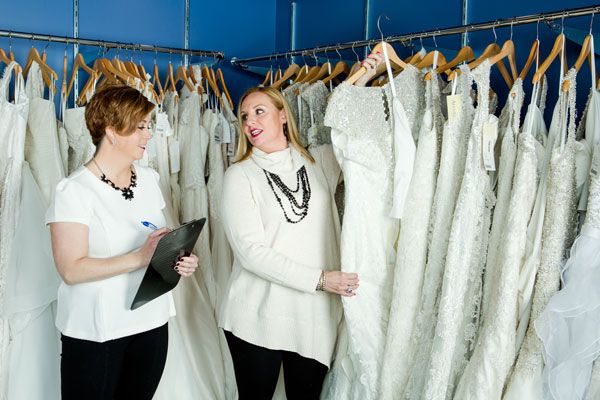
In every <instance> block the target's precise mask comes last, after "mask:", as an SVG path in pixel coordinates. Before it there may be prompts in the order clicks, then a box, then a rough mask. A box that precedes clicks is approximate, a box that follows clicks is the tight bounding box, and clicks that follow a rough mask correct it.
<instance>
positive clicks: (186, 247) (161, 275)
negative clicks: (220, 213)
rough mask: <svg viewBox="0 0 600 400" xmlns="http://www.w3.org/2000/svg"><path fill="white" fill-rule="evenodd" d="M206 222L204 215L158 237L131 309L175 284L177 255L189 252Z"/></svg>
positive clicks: (176, 281)
mask: <svg viewBox="0 0 600 400" xmlns="http://www.w3.org/2000/svg"><path fill="white" fill-rule="evenodd" d="M205 223H206V218H201V219H196V220H193V221H191V222H188V223H186V224H183V225H181V226H180V227H179V228H177V229H174V230H172V231H171V232H169V233H167V234H166V235H164V236H163V237H161V238H160V240H159V241H158V244H157V245H156V250H154V254H153V255H152V259H151V260H150V265H148V269H147V270H146V273H145V274H144V278H142V282H141V283H140V287H139V288H138V290H137V293H136V294H135V297H134V299H133V302H132V303H131V310H135V309H136V308H138V307H141V306H143V305H144V304H146V303H148V302H149V301H151V300H154V299H155V298H157V297H158V296H161V295H163V294H165V293H167V292H168V291H170V290H172V289H173V288H174V287H175V286H177V283H178V282H179V278H181V275H179V274H178V273H177V271H175V270H174V269H173V267H174V266H175V262H176V261H177V258H178V257H180V256H187V255H189V254H191V253H192V249H193V248H194V246H195V245H196V242H197V241H198V236H200V231H202V228H203V227H204V224H205Z"/></svg>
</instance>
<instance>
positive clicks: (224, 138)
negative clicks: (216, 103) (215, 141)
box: [221, 120, 231, 143]
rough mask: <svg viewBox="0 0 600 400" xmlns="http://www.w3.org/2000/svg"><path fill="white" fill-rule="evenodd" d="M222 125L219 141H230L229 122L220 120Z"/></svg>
mask: <svg viewBox="0 0 600 400" xmlns="http://www.w3.org/2000/svg"><path fill="white" fill-rule="evenodd" d="M221 125H222V126H223V136H222V137H221V143H231V128H230V126H229V123H228V122H226V121H225V120H223V121H222V122H221Z"/></svg>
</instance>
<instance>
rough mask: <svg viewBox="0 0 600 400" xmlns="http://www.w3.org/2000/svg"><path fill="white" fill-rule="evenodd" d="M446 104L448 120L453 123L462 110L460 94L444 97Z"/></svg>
mask: <svg viewBox="0 0 600 400" xmlns="http://www.w3.org/2000/svg"><path fill="white" fill-rule="evenodd" d="M446 102H447V105H448V120H449V121H454V120H455V119H457V118H458V116H459V115H460V112H461V110H462V102H461V96H460V94H451V95H450V96H448V97H446Z"/></svg>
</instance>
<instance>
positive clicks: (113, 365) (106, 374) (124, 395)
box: [60, 324, 169, 400]
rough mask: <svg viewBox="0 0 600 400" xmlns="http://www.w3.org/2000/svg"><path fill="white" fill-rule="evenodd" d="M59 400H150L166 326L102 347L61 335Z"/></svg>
mask: <svg viewBox="0 0 600 400" xmlns="http://www.w3.org/2000/svg"><path fill="white" fill-rule="evenodd" d="M61 340H62V354H61V362H60V375H61V392H62V400H82V399H86V400H112V399H127V400H134V399H148V400H150V399H152V396H154V392H155V391H156V388H157V387H158V383H159V382H160V377H161V376H162V373H163V369H164V367H165V361H166V359H167V347H168V344H169V331H168V329H167V324H164V325H163V326H161V327H158V328H155V329H152V330H149V331H146V332H141V333H138V334H135V335H131V336H126V337H123V338H119V339H114V340H109V341H106V342H103V343H98V342H93V341H90V340H82V339H75V338H72V337H68V336H65V335H62V337H61Z"/></svg>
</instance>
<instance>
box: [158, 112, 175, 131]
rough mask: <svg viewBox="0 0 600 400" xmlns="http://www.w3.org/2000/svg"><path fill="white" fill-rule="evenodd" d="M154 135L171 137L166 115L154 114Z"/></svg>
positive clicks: (161, 113)
mask: <svg viewBox="0 0 600 400" xmlns="http://www.w3.org/2000/svg"><path fill="white" fill-rule="evenodd" d="M156 133H158V134H159V135H161V136H171V135H172V134H173V131H172V129H171V124H169V117H168V116H167V113H164V112H162V111H159V112H158V113H157V114H156Z"/></svg>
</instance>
